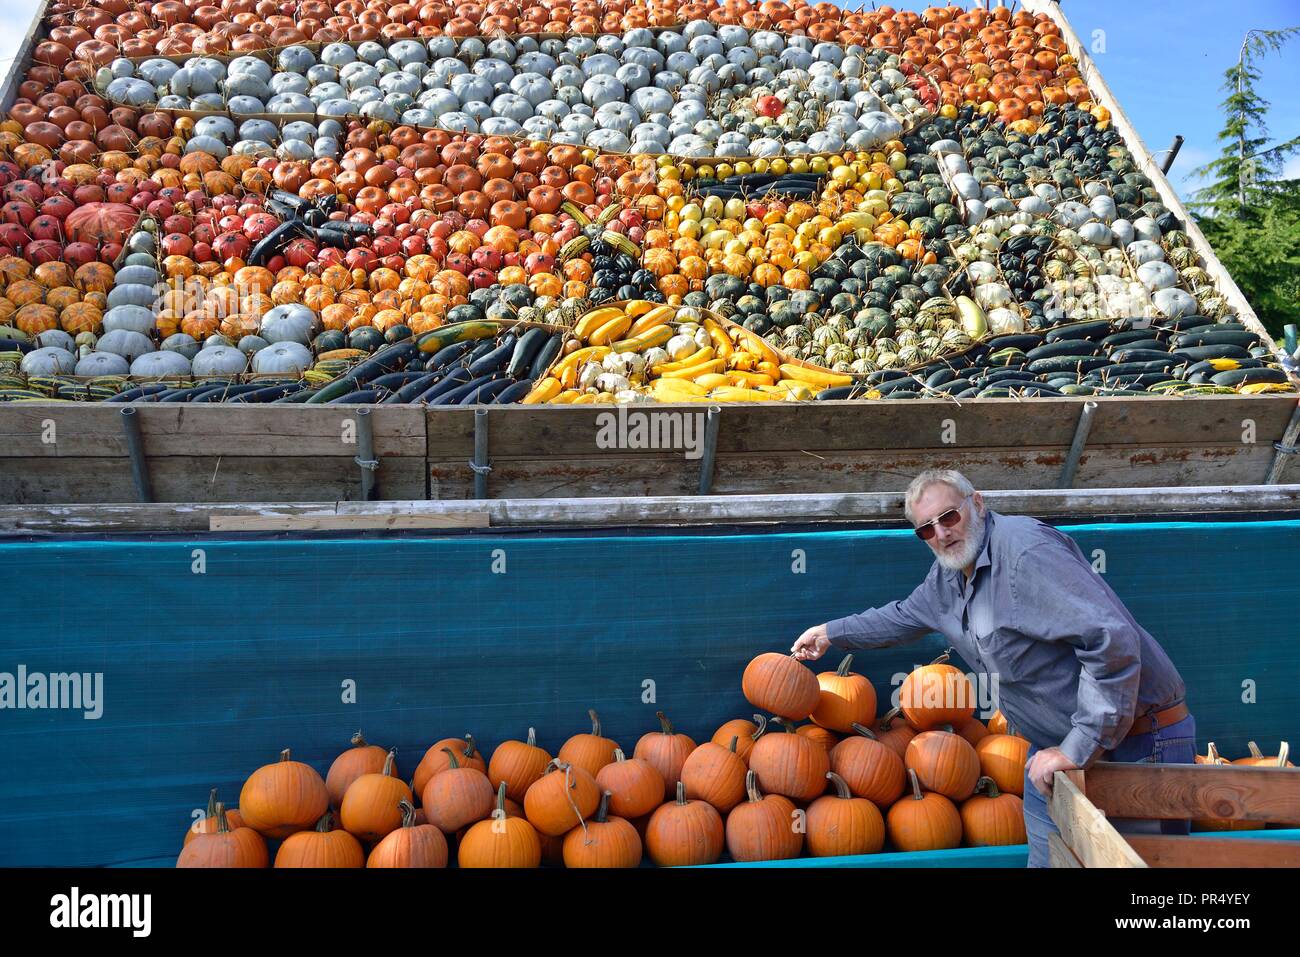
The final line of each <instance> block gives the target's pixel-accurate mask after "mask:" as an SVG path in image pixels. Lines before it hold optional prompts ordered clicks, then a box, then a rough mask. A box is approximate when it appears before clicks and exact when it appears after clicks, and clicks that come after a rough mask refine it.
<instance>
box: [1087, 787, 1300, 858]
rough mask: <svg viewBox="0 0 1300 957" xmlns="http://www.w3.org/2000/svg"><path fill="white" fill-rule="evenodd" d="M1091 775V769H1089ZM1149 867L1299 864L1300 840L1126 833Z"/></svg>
mask: <svg viewBox="0 0 1300 957" xmlns="http://www.w3.org/2000/svg"><path fill="white" fill-rule="evenodd" d="M1088 773H1089V776H1090V777H1091V774H1092V772H1091V771H1089V772H1088ZM1124 836H1125V838H1127V840H1128V843H1129V846H1130V847H1132V848H1133V850H1135V851H1136V852H1137V853H1138V856H1140V857H1141V858H1142V860H1144V861H1146V862H1147V866H1149V867H1300V841H1267V840H1252V839H1245V838H1226V837H1217V838H1216V837H1177V836H1174V835H1170V834H1126V835H1124Z"/></svg>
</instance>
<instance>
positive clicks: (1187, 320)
mask: <svg viewBox="0 0 1300 957" xmlns="http://www.w3.org/2000/svg"><path fill="white" fill-rule="evenodd" d="M1148 322H1151V323H1153V324H1154V325H1155V326H1156V327H1157V328H1159V329H1167V330H1168V331H1170V332H1186V331H1187V330H1188V329H1200V328H1201V327H1202V326H1213V325H1215V322H1214V320H1213V319H1211V318H1209V317H1208V316H1179V317H1178V318H1177V319H1161V320H1158V321H1157V320H1148Z"/></svg>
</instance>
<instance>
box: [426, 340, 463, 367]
mask: <svg viewBox="0 0 1300 957" xmlns="http://www.w3.org/2000/svg"><path fill="white" fill-rule="evenodd" d="M475 342H476V340H474V339H471V340H469V341H468V342H453V343H452V344H451V345H449V346H447V348H445V349H442V350H440V351H438V352H435V353H434V354H433V355H431V356H430V357H429V360H428V361H427V362H426V363H425V364H424V368H425V370H426V371H428V372H433V371H434V370H435V369H444V368H446V367H447V366H449V365H451V363H453V362H455V361H456V360H457V359H459V358H460V357H461V356H463V355H465V354H466V353H467V352H469V351H470V350H471V349H473V348H474V344H475Z"/></svg>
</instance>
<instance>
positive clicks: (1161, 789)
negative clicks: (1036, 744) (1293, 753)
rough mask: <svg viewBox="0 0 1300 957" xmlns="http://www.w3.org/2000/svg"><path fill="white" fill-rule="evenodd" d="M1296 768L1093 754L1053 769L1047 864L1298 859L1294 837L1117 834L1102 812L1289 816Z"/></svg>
mask: <svg viewBox="0 0 1300 957" xmlns="http://www.w3.org/2000/svg"><path fill="white" fill-rule="evenodd" d="M1297 809H1300V768H1266V767H1248V766H1246V767H1242V766H1231V765H1209V764H1196V765H1194V764H1120V763H1111V762H1104V761H1103V762H1098V763H1097V764H1095V765H1093V766H1092V767H1091V768H1089V769H1088V770H1087V771H1058V772H1056V778H1055V780H1054V781H1053V784H1052V797H1051V800H1050V802H1049V804H1048V812H1049V813H1050V814H1051V817H1052V820H1053V821H1054V822H1056V826H1057V828H1058V829H1059V830H1060V832H1061V833H1060V835H1059V836H1058V835H1056V834H1053V835H1051V837H1050V838H1049V841H1048V855H1049V859H1050V862H1051V866H1052V867H1300V841H1277V840H1269V839H1268V832H1267V831H1259V832H1258V834H1259V837H1257V838H1256V837H1249V838H1246V837H1206V836H1196V837H1191V836H1175V835H1156V834H1152V835H1148V834H1121V833H1120V832H1119V831H1117V830H1115V827H1114V826H1113V825H1112V824H1111V823H1110V820H1109V818H1156V819H1160V820H1180V819H1192V820H1204V819H1207V818H1217V819H1221V820H1234V821H1257V822H1260V823H1261V824H1263V823H1264V822H1266V821H1290V820H1294V819H1295V817H1296V815H1297Z"/></svg>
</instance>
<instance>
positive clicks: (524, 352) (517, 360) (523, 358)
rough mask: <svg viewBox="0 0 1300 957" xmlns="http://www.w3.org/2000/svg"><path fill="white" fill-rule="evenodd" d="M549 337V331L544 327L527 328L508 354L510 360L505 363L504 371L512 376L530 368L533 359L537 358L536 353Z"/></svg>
mask: <svg viewBox="0 0 1300 957" xmlns="http://www.w3.org/2000/svg"><path fill="white" fill-rule="evenodd" d="M549 338H550V333H548V332H547V331H546V330H545V329H529V330H528V331H527V332H525V333H524V334H523V335H522V336H520V337H519V341H518V342H517V343H515V351H514V352H512V353H511V354H510V361H509V362H508V363H506V372H507V373H509V374H510V375H512V376H521V375H523V374H524V373H525V372H527V371H528V370H529V369H531V368H532V365H533V360H534V359H536V358H537V353H539V352H540V351H541V349H542V346H544V345H546V340H547V339H549Z"/></svg>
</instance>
